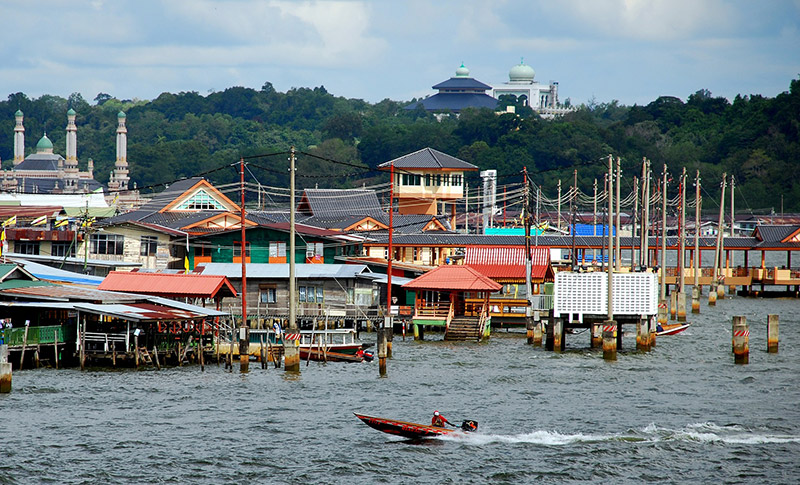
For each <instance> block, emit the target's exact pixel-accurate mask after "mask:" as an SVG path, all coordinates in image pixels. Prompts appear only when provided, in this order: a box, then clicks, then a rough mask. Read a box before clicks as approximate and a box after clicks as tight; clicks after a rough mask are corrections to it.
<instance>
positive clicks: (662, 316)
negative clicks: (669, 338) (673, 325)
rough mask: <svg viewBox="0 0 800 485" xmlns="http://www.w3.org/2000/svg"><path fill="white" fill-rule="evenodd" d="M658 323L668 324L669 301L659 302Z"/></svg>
mask: <svg viewBox="0 0 800 485" xmlns="http://www.w3.org/2000/svg"><path fill="white" fill-rule="evenodd" d="M658 323H660V324H661V325H666V324H667V301H666V300H661V301H659V302H658Z"/></svg>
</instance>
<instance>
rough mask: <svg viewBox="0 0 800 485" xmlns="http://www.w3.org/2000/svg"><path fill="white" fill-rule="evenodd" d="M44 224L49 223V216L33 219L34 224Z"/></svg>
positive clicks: (32, 223)
mask: <svg viewBox="0 0 800 485" xmlns="http://www.w3.org/2000/svg"><path fill="white" fill-rule="evenodd" d="M42 224H47V216H42V217H37V218H36V219H34V220H33V221H31V225H32V226H41V225H42Z"/></svg>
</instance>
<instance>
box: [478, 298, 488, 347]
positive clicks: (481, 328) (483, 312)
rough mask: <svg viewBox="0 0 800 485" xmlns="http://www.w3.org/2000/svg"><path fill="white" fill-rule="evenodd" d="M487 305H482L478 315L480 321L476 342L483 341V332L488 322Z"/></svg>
mask: <svg viewBox="0 0 800 485" xmlns="http://www.w3.org/2000/svg"><path fill="white" fill-rule="evenodd" d="M488 306H489V305H484V306H483V309H482V310H481V313H480V315H481V316H480V320H479V321H478V335H479V336H480V337H478V340H481V339H483V337H484V332H486V322H488V321H489V309H488Z"/></svg>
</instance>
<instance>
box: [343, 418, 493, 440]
mask: <svg viewBox="0 0 800 485" xmlns="http://www.w3.org/2000/svg"><path fill="white" fill-rule="evenodd" d="M353 414H355V415H356V417H357V418H358V419H360V420H361V421H363V422H364V423H365V424H366V425H367V426H369V427H371V428H374V429H377V430H378V431H383V432H384V433H388V434H393V435H397V436H403V437H405V438H410V439H424V438H435V437H437V436H443V435H451V434H454V433H455V434H460V433H464V432H471V431H475V430H477V429H478V422H477V421H472V420H465V421H464V422H463V423H461V427H460V428H439V427H437V426H429V425H427V424H419V423H410V422H407V421H399V420H397V419H388V418H377V417H375V416H367V415H365V414H358V413H353Z"/></svg>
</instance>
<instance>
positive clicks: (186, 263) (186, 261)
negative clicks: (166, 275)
mask: <svg viewBox="0 0 800 485" xmlns="http://www.w3.org/2000/svg"><path fill="white" fill-rule="evenodd" d="M183 269H184V270H186V274H189V256H184V257H183Z"/></svg>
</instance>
